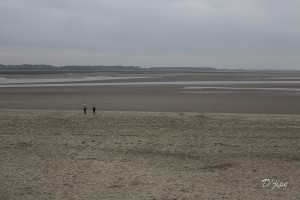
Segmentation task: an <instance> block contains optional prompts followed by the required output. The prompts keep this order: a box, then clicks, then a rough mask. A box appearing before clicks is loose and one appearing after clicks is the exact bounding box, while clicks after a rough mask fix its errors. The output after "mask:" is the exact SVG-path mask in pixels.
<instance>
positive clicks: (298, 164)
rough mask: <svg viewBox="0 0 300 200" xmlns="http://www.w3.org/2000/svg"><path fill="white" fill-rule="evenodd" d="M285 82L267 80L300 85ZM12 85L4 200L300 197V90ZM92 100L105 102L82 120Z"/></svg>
mask: <svg viewBox="0 0 300 200" xmlns="http://www.w3.org/2000/svg"><path fill="white" fill-rule="evenodd" d="M275 75H276V77H275V78H274V74H271V75H270V74H264V79H268V80H269V79H270V80H271V81H272V80H276V81H278V80H279V79H280V80H284V81H287V80H291V79H292V81H293V80H297V81H298V80H299V77H298V78H294V77H293V75H289V76H282V75H278V74H275ZM60 76H61V75H60ZM128 76H131V75H128ZM208 76H209V77H208ZM21 77H23V76H21ZM161 77H163V78H161ZM253 77H254V78H253ZM266 77H267V78H266ZM18 78H19V77H18ZM157 79H160V81H161V80H167V81H187V80H193V81H206V80H216V81H220V80H237V81H240V80H253V79H254V81H258V80H260V77H259V75H258V74H250V75H249V73H246V74H242V75H241V74H234V75H232V74H226V73H225V74H209V75H208V74H193V75H191V74H189V75H184V74H181V75H178V74H168V75H166V74H163V75H152V76H151V78H148V79H147V81H148V82H150V81H157ZM136 81H137V80H131V79H128V80H127V79H126V80H106V81H99V80H98V81H95V80H91V81H90V82H93V83H97V84H98V83H101V84H102V83H117V82H120V83H123V82H129V83H132V82H136ZM17 84H20V85H22V84H21V83H17ZM29 84H34V83H29ZM0 85H1V84H0ZM2 85H4V86H3V87H0V94H1V99H0V127H1V130H0V159H1V161H0V199H1V200H11V199H24V200H25V199H26V200H27V199H37V200H40V199H88V200H90V199H93V200H96V199H111V200H114V199H151V200H154V199H156V200H167V199H168V200H169V199H170V200H171V199H195V200H197V199H204V200H209V199H212V200H214V199H217V200H218V199H241V200H242V199H253V200H254V199H255V200H258V199H270V200H271V199H272V200H274V199H289V200H297V199H300V192H299V188H300V156H299V155H300V154H299V153H300V134H299V133H300V115H299V112H300V110H299V109H298V108H299V106H300V105H299V98H300V95H299V92H298V91H297V90H298V89H299V83H298V82H288V83H284V82H283V83H280V82H279V83H278V82H273V83H271V82H266V83H261V82H260V83H259V84H257V83H254V82H253V84H252V83H251V84H248V85H242V87H248V88H250V87H251V88H256V89H254V90H252V89H251V91H249V89H245V88H243V89H238V92H234V93H232V91H230V92H229V93H227V91H226V92H225V93H224V90H223V89H222V91H220V90H219V89H215V88H209V89H205V90H204V91H203V90H202V89H201V90H196V91H197V92H199V93H182V91H186V90H184V89H182V88H184V87H199V85H197V84H195V85H193V84H192V85H191V84H190V83H189V84H188V85H185V84H182V83H181V84H177V85H176V84H174V85H159V84H158V85H150V86H141V85H127V86H124V85H123V86H120V85H118V86H114V85H97V86H87V85H86V86H80V87H75V86H51V87H50V86H46V85H43V87H35V86H34V87H32V86H26V87H18V86H17V87H15V86H13V87H11V88H10V86H9V87H6V86H5V84H3V83H2ZM209 86H210V85H209ZM212 86H215V85H212ZM219 86H220V85H219ZM221 87H223V86H222V85H221ZM226 87H237V86H236V85H230V84H227V85H226ZM239 87H241V86H239ZM259 87H262V88H265V87H268V90H264V91H261V90H260V88H259ZM269 88H277V89H278V88H279V89H280V90H277V89H276V90H272V89H269ZM282 88H284V89H282ZM294 89H296V90H294ZM226 90H227V89H226ZM232 90H236V89H233V88H232ZM187 91H189V90H187ZM207 92H209V93H207ZM220 92H222V93H220ZM83 97H85V98H87V99H88V100H89V101H88V103H90V102H91V101H93V102H100V103H99V104H97V105H96V107H97V112H96V115H95V116H94V115H93V114H92V112H91V110H90V109H91V104H90V105H89V106H90V107H89V110H88V114H87V115H84V114H83V111H82V110H81V102H80V100H81V99H82V98H83ZM263 180H265V182H264V184H263V182H262V181H263ZM268 181H270V183H269V182H268ZM268 183H269V184H268ZM274 183H276V184H275V185H274Z"/></svg>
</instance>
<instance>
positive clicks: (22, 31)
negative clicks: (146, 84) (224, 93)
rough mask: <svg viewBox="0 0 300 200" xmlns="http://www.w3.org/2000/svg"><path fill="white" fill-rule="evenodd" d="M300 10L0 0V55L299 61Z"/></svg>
mask: <svg viewBox="0 0 300 200" xmlns="http://www.w3.org/2000/svg"><path fill="white" fill-rule="evenodd" d="M299 11H300V1H299V0H0V25H1V27H0V63H1V64H24V63H29V64H52V65H71V64H78V65H81V64H84V65H85V64H90V65H102V64H103V65H118V64H123V65H138V66H144V67H155V66H174V67H176V66H189V67H217V68H252V69H270V68H274V69H300V12H299Z"/></svg>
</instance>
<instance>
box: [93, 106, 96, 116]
mask: <svg viewBox="0 0 300 200" xmlns="http://www.w3.org/2000/svg"><path fill="white" fill-rule="evenodd" d="M93 113H94V115H95V114H96V107H95V106H93Z"/></svg>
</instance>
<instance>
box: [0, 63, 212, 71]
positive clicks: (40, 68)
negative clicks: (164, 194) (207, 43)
mask: <svg viewBox="0 0 300 200" xmlns="http://www.w3.org/2000/svg"><path fill="white" fill-rule="evenodd" d="M0 71H56V72H59V71H216V69H215V68H210V67H150V68H142V67H140V66H123V65H116V66H104V65H67V66H53V65H44V64H40V65H38V64H21V65H2V64H0Z"/></svg>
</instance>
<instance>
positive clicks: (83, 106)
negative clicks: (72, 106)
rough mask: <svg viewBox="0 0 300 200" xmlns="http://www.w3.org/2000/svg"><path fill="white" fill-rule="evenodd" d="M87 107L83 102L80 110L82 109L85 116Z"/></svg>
mask: <svg viewBox="0 0 300 200" xmlns="http://www.w3.org/2000/svg"><path fill="white" fill-rule="evenodd" d="M87 107H88V105H87V103H85V102H83V104H82V108H83V112H84V114H86V109H87Z"/></svg>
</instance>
